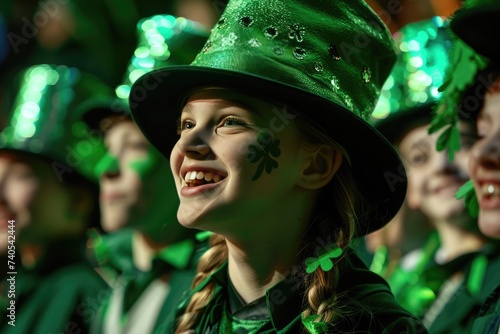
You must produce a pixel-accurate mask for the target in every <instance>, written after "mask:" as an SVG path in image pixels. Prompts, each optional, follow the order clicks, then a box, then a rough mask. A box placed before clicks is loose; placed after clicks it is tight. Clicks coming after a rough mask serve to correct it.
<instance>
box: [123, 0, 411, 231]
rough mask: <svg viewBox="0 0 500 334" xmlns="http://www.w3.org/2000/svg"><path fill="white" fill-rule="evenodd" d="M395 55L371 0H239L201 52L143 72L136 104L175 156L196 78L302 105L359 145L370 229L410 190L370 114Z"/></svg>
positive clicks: (148, 130)
mask: <svg viewBox="0 0 500 334" xmlns="http://www.w3.org/2000/svg"><path fill="white" fill-rule="evenodd" d="M394 61H395V53H394V45H393V43H392V40H391V36H390V34H389V32H388V30H387V28H386V26H385V25H384V24H383V22H382V21H381V20H380V18H379V17H378V16H377V15H376V14H375V13H374V12H373V11H372V10H371V9H370V8H369V7H368V5H367V4H366V3H365V2H363V1H320V0H311V1H301V0H288V1H284V0H271V1H262V0H234V1H230V2H229V4H228V5H227V7H226V9H225V12H224V13H223V14H222V16H221V18H220V20H219V22H218V23H217V24H216V26H215V27H214V28H213V29H212V33H211V35H210V38H209V40H208V41H207V43H206V44H205V46H204V48H203V50H202V51H201V53H200V54H199V55H198V56H197V57H196V59H195V61H194V62H193V63H192V64H191V65H190V66H172V67H168V68H166V69H163V70H159V71H153V72H151V73H148V74H146V75H144V76H143V77H141V78H140V79H139V80H137V82H136V83H135V84H134V85H133V87H132V91H131V95H130V107H131V111H132V116H133V118H134V120H135V121H136V122H137V124H138V125H139V127H140V128H141V129H142V131H143V132H144V134H145V135H146V137H148V139H149V140H150V141H151V142H152V143H153V145H155V146H156V147H157V148H158V149H159V151H160V152H162V153H163V154H164V155H165V156H166V157H168V156H169V155H170V151H171V149H172V147H173V146H174V145H175V143H176V142H177V140H178V136H177V135H176V125H177V122H176V121H177V118H178V117H179V115H180V110H181V108H182V100H183V98H184V97H185V95H186V94H187V93H188V92H189V91H191V90H192V89H193V88H196V87H203V86H226V87H231V88H234V89H240V90H242V91H244V92H248V93H249V94H257V95H262V96H266V97H268V98H271V99H274V100H278V101H281V102H284V103H287V104H289V105H290V106H293V107H294V108H295V109H297V110H299V111H301V112H302V116H303V117H305V118H309V119H310V120H312V121H314V122H315V123H316V124H318V127H319V124H321V127H322V128H323V130H324V131H325V132H326V133H328V134H329V135H330V136H331V137H332V138H333V139H335V140H336V141H338V142H339V143H340V144H341V145H343V146H344V148H345V149H346V150H347V152H348V153H349V154H350V158H351V168H352V173H353V175H354V177H355V179H356V181H357V182H358V184H359V187H360V188H361V191H362V192H363V194H364V195H365V196H366V198H367V199H368V200H369V201H370V203H371V204H373V206H374V212H373V215H372V217H371V222H369V223H366V224H365V225H363V226H360V228H359V234H361V235H362V234H365V233H368V232H370V231H372V230H375V229H377V228H379V227H381V226H382V225H384V224H385V223H386V222H387V221H388V220H390V219H391V218H392V217H393V216H394V214H395V213H396V212H397V211H398V209H399V207H400V206H401V203H402V201H403V198H404V196H405V194H406V175H405V172H404V168H403V167H402V164H401V161H400V159H399V157H398V155H397V154H396V153H395V152H394V150H393V148H392V146H391V145H390V144H389V143H388V142H387V141H386V139H385V138H383V137H382V136H381V135H380V134H379V133H378V132H377V131H376V130H375V129H374V128H373V127H372V126H370V125H369V124H368V122H367V120H368V118H369V117H370V115H371V112H372V111H373V108H374V106H375V103H376V101H377V98H378V96H379V93H380V89H381V87H382V84H383V83H384V81H385V79H386V78H387V76H388V74H389V72H390V70H391V68H392V66H393V64H394ZM158 106H162V107H161V108H158ZM391 177H392V178H397V180H398V181H397V182H396V183H397V184H393V183H392V182H391V180H390V179H391Z"/></svg>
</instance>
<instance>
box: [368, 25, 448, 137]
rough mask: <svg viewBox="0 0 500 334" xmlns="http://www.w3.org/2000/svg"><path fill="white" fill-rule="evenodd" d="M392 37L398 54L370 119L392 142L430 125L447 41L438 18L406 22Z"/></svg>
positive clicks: (443, 71)
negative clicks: (417, 128) (411, 131)
mask: <svg viewBox="0 0 500 334" xmlns="http://www.w3.org/2000/svg"><path fill="white" fill-rule="evenodd" d="M393 38H394V41H395V42H396V45H397V47H398V49H399V50H400V53H399V56H398V59H397V61H396V65H395V66H394V69H393V70H392V72H391V74H390V75H389V78H388V79H387V81H386V82H385V84H384V86H383V87H382V93H381V96H380V99H379V101H378V103H377V106H376V107H375V111H374V112H373V115H372V116H373V122H374V124H375V127H376V128H377V129H378V130H379V131H380V132H381V133H382V134H383V135H384V136H385V137H386V138H387V139H388V140H389V141H391V142H392V143H395V142H396V141H398V140H399V139H400V138H401V137H402V136H403V135H404V134H405V133H406V132H408V131H409V130H411V129H412V128H415V127H417V126H420V125H425V124H429V123H430V122H431V119H432V108H433V106H434V104H435V103H436V101H437V100H438V99H439V97H440V96H441V92H440V91H439V90H438V89H439V87H440V86H441V85H442V84H443V82H444V77H445V70H446V68H447V66H448V53H449V51H450V48H451V39H450V35H449V32H448V27H447V26H446V25H445V21H444V20H443V19H442V18H441V17H439V16H436V17H433V18H431V19H428V20H423V21H418V22H413V23H410V24H408V25H406V26H405V27H403V28H402V29H401V30H400V31H398V32H396V33H395V34H394V36H393Z"/></svg>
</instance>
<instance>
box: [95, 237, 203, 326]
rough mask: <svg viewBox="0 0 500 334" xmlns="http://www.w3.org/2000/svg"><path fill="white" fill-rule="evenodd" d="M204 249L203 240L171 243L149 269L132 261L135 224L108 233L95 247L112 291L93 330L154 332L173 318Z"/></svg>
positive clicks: (158, 255) (105, 300)
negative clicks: (139, 268)
mask: <svg viewBox="0 0 500 334" xmlns="http://www.w3.org/2000/svg"><path fill="white" fill-rule="evenodd" d="M205 249H206V246H205V242H204V241H201V242H199V243H195V242H194V241H192V240H185V241H182V242H179V243H177V244H173V245H170V246H168V247H165V248H164V249H163V250H161V251H160V252H159V253H158V254H157V255H156V256H155V257H154V258H153V260H152V266H151V270H150V271H148V272H144V271H140V270H138V269H137V268H135V266H134V263H133V254H132V231H131V230H121V231H118V232H116V233H113V234H110V235H105V236H104V237H103V238H102V239H101V240H100V241H99V245H98V246H97V247H96V250H97V252H98V254H99V256H98V261H99V264H100V266H101V269H102V270H103V271H104V273H105V276H106V277H108V282H109V284H110V286H111V287H112V289H113V291H112V293H110V294H109V295H108V296H107V297H106V298H105V299H104V301H103V304H102V306H101V307H100V309H99V312H98V315H97V317H96V321H95V322H94V324H93V325H92V330H91V332H92V333H117V332H123V333H136V332H138V331H140V332H141V333H146V332H150V333H152V332H156V331H157V330H158V328H159V327H160V326H161V325H162V324H163V323H164V322H165V321H172V320H173V316H174V311H175V309H176V306H177V305H178V303H179V301H180V300H181V297H182V295H183V293H185V292H186V291H188V290H189V288H190V287H191V282H192V279H193V277H194V275H195V273H196V271H195V268H196V264H197V260H198V258H199V256H200V254H201V253H202V252H203V251H204V250H205Z"/></svg>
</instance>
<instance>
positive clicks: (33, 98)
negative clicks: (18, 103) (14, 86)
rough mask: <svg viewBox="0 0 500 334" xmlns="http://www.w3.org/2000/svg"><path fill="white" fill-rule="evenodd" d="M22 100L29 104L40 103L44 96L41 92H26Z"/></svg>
mask: <svg viewBox="0 0 500 334" xmlns="http://www.w3.org/2000/svg"><path fill="white" fill-rule="evenodd" d="M22 98H23V100H24V101H27V102H34V103H38V102H40V100H41V99H42V94H41V93H40V92H37V91H34V90H26V91H24V93H23V94H22Z"/></svg>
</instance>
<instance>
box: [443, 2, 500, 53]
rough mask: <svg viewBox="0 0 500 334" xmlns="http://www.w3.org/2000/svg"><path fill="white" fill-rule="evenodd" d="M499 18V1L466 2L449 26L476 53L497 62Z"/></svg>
mask: <svg viewBox="0 0 500 334" xmlns="http://www.w3.org/2000/svg"><path fill="white" fill-rule="evenodd" d="M499 18H500V1H499V0H467V1H466V3H465V5H464V6H463V8H462V9H460V10H458V11H457V12H455V14H454V15H453V20H452V22H451V24H450V25H451V28H452V30H453V32H454V33H455V34H456V35H457V36H458V37H460V39H462V40H463V41H464V42H465V43H467V44H468V45H469V46H470V47H472V48H473V49H474V50H475V51H476V52H477V53H479V54H481V55H483V56H485V57H488V58H490V59H492V60H495V61H498V60H500V44H499V43H498V42H497V39H498V31H499V30H500V20H499Z"/></svg>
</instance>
